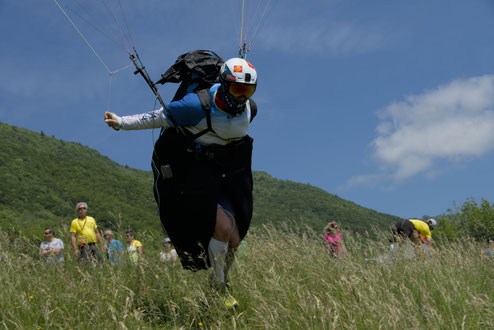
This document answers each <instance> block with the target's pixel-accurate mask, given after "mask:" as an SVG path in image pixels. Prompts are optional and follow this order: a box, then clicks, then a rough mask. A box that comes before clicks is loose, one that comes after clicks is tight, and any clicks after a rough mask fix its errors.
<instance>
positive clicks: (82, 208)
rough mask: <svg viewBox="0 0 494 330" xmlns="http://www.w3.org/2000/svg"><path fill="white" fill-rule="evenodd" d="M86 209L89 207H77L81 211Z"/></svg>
mask: <svg viewBox="0 0 494 330" xmlns="http://www.w3.org/2000/svg"><path fill="white" fill-rule="evenodd" d="M85 209H87V207H84V206H83V207H79V208H78V209H77V211H80V210H85Z"/></svg>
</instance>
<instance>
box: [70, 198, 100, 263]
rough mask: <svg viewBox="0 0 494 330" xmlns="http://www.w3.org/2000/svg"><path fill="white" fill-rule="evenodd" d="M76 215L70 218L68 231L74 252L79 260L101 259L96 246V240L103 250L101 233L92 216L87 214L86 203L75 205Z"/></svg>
mask: <svg viewBox="0 0 494 330" xmlns="http://www.w3.org/2000/svg"><path fill="white" fill-rule="evenodd" d="M76 209H77V214H78V217H77V218H76V219H74V220H72V224H71V225H70V233H71V238H72V247H73V248H74V254H75V255H76V257H79V259H80V260H85V261H86V260H89V258H91V259H92V258H96V259H97V260H98V261H101V255H100V253H99V251H98V247H97V246H96V241H98V242H99V243H100V245H101V247H102V249H103V250H104V249H105V248H104V246H103V241H102V239H101V234H100V232H99V230H98V226H97V225H96V221H95V220H94V218H93V217H89V216H87V210H88V208H87V203H85V202H80V203H77V206H76Z"/></svg>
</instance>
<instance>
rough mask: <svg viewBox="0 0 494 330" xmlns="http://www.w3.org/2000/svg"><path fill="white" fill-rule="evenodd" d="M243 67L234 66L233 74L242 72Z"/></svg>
mask: <svg viewBox="0 0 494 330" xmlns="http://www.w3.org/2000/svg"><path fill="white" fill-rule="evenodd" d="M242 69H243V68H242V66H241V65H234V66H233V72H242Z"/></svg>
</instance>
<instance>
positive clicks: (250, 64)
mask: <svg viewBox="0 0 494 330" xmlns="http://www.w3.org/2000/svg"><path fill="white" fill-rule="evenodd" d="M245 62H247V64H248V65H249V66H250V67H251V68H252V69H254V70H255V69H256V68H254V66H253V65H252V63H250V62H249V61H245Z"/></svg>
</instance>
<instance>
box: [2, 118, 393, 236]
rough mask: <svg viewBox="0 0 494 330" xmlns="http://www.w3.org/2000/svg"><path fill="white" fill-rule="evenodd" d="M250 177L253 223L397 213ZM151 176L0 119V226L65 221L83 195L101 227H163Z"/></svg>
mask: <svg viewBox="0 0 494 330" xmlns="http://www.w3.org/2000/svg"><path fill="white" fill-rule="evenodd" d="M254 181H255V183H254V187H255V188H254V204H255V205H254V218H253V225H258V224H262V223H266V222H272V223H275V224H281V223H283V222H286V221H290V220H291V221H296V222H298V223H301V224H307V225H309V226H311V227H313V228H314V229H316V230H321V229H322V227H323V226H324V225H325V224H326V223H327V222H328V221H331V220H336V221H339V222H341V223H342V224H343V226H344V227H345V228H348V229H352V230H356V231H362V230H365V229H368V228H369V225H375V226H378V227H383V228H384V227H387V226H388V225H389V224H390V223H392V222H393V221H394V220H396V219H397V218H396V217H393V216H391V215H386V214H382V213H378V212H376V211H374V210H370V209H366V208H363V207H361V206H358V205H356V204H355V203H352V202H349V201H346V200H344V199H341V198H339V197H337V196H336V195H332V194H329V193H327V192H325V191H323V190H321V189H319V188H316V187H313V186H311V185H308V184H300V183H296V182H292V181H286V180H278V179H275V178H273V177H271V176H270V175H269V174H267V173H265V172H255V173H254ZM152 182H153V177H152V173H151V172H150V171H141V170H136V169H132V168H129V167H127V166H121V165H119V164H117V163H115V162H114V161H112V160H110V159H109V158H108V157H105V156H103V155H101V154H100V153H99V152H97V151H95V150H93V149H91V148H88V147H85V146H82V145H81V144H80V143H73V142H66V141H63V140H59V139H56V138H54V137H49V136H46V135H44V134H43V133H36V132H33V131H29V130H26V129H23V128H18V127H15V126H10V125H7V124H4V123H0V227H4V228H5V227H10V226H14V227H16V228H18V229H21V230H22V231H24V232H26V233H35V232H36V233H39V231H40V230H42V229H43V228H44V227H46V226H54V227H57V226H60V225H64V224H65V225H68V224H69V223H70V220H71V219H72V218H74V217H75V216H76V212H75V204H76V203H77V202H79V201H87V202H88V204H89V214H90V215H92V216H94V217H95V218H96V220H97V221H98V223H99V225H100V227H115V226H116V224H117V223H121V224H122V227H123V229H127V228H132V229H134V230H139V231H142V230H161V225H160V221H159V218H158V216H157V210H156V205H155V202H154V198H153V194H152ZM117 219H119V221H117Z"/></svg>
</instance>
